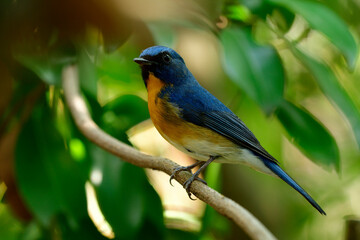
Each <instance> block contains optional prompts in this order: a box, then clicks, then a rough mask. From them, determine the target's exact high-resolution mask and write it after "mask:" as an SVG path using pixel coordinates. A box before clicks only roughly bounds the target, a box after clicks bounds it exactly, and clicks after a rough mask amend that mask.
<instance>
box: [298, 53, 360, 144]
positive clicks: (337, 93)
mask: <svg viewBox="0 0 360 240" xmlns="http://www.w3.org/2000/svg"><path fill="white" fill-rule="evenodd" d="M292 50H293V52H294V53H295V55H296V56H297V57H298V58H299V59H300V60H301V62H302V63H304V64H305V66H306V67H307V68H308V69H309V70H310V71H311V72H312V74H313V75H314V77H315V80H316V81H317V83H318V84H319V86H320V88H321V90H322V91H323V92H324V94H325V95H326V96H327V97H328V98H329V99H330V101H331V102H334V103H335V104H336V105H337V106H338V107H339V109H340V110H341V111H342V112H343V113H344V114H345V116H346V117H347V119H348V120H349V122H350V124H351V127H352V129H353V132H354V135H355V138H356V140H357V143H358V145H359V146H360V111H359V109H357V107H356V106H355V104H354V102H353V101H352V99H351V98H350V97H349V95H348V94H347V92H346V91H345V89H344V88H343V87H342V86H341V85H340V84H339V81H338V79H337V77H336V76H335V74H334V73H333V72H332V71H331V69H330V68H329V67H328V66H326V65H325V64H323V63H321V62H318V61H317V60H315V59H313V58H311V57H309V56H307V55H306V54H304V53H302V52H301V51H299V50H297V49H294V48H293V49H292Z"/></svg>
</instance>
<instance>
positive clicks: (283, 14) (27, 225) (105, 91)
mask: <svg viewBox="0 0 360 240" xmlns="http://www.w3.org/2000/svg"><path fill="white" fill-rule="evenodd" d="M120 2H121V3H120ZM120 2H119V3H118V4H113V3H103V2H101V1H100V2H99V1H97V2H93V1H91V2H86V1H85V2H83V1H75V2H74V1H58V0H55V1H46V0H30V1H1V2H0V33H1V36H2V38H1V39H0V75H1V76H2V77H1V80H0V96H1V97H0V184H1V185H0V196H1V202H0V239H5V240H8V239H9V240H12V239H28V240H32V239H39V240H40V239H44V240H47V239H59V240H61V239H66V240H67V239H108V238H106V237H105V236H104V235H103V234H102V233H100V230H99V227H97V226H95V224H94V223H93V221H92V219H91V218H90V216H89V213H88V210H87V204H88V203H89V199H88V196H87V192H86V189H85V184H90V186H92V187H93V189H94V191H95V195H96V198H95V200H97V202H98V204H99V208H100V211H101V213H102V214H103V216H104V221H106V222H107V223H108V224H109V225H110V227H111V229H112V230H113V232H114V234H115V239H184V238H189V239H209V240H210V239H224V238H236V237H237V236H235V237H234V236H232V234H234V233H233V232H236V231H233V226H232V225H231V224H230V223H229V221H228V220H227V219H225V218H223V217H222V216H220V215H219V214H217V213H216V212H215V211H214V210H213V209H212V208H210V207H209V206H207V208H206V210H205V212H204V216H203V218H202V219H201V220H202V227H201V229H200V231H199V232H187V231H183V230H176V229H175V230H169V229H167V227H166V226H165V225H166V224H165V223H166V219H164V217H163V211H164V209H163V206H162V202H161V199H160V198H159V196H158V194H157V193H156V192H155V190H154V189H153V187H152V186H151V185H150V184H149V182H148V179H147V176H146V174H145V172H144V170H143V169H140V168H138V167H136V166H133V165H130V164H129V163H126V162H125V161H123V160H121V159H118V158H117V157H114V156H113V155H111V154H109V153H107V152H105V151H103V150H102V149H100V148H99V147H97V146H95V145H94V144H93V143H91V142H89V141H88V140H87V139H86V138H85V137H84V136H83V135H82V134H81V133H80V132H79V130H78V129H77V127H76V126H75V124H74V122H73V120H72V118H71V115H70V112H69V109H68V107H67V105H66V103H65V101H64V97H63V92H62V91H63V90H62V89H61V79H62V76H61V73H62V70H63V67H64V66H67V65H69V64H76V65H77V66H78V69H79V79H80V84H81V91H82V93H83V97H84V98H85V100H86V103H87V107H88V108H89V110H90V112H91V115H92V118H93V119H94V121H95V122H96V123H97V124H98V125H99V126H100V127H101V128H102V129H103V130H105V131H106V132H107V133H109V134H110V135H112V136H114V137H115V138H117V139H119V140H121V141H123V142H125V143H127V144H130V142H129V141H128V136H127V134H126V132H127V131H128V130H129V129H130V128H131V127H133V126H134V125H136V124H138V123H140V122H142V121H144V120H146V119H148V118H149V113H148V110H147V103H146V101H145V100H144V99H146V90H145V87H144V83H143V81H142V79H141V74H140V71H139V69H138V66H137V65H136V64H134V63H133V62H132V59H133V58H134V57H137V56H138V55H139V53H140V52H141V50H142V49H144V48H146V47H149V46H151V45H155V44H158V45H166V46H169V47H178V48H179V49H181V48H182V47H183V48H184V49H186V47H188V50H189V49H190V50H189V51H184V53H189V52H190V53H195V54H192V55H191V54H190V55H191V57H192V58H193V59H195V58H197V57H199V58H197V59H196V61H197V62H200V61H204V62H206V61H205V60H210V59H206V58H201V57H202V56H198V55H199V54H200V50H199V49H197V48H192V47H189V42H191V44H190V45H191V46H199V45H196V44H195V42H194V43H193V40H194V39H195V38H194V39H193V38H192V35H191V34H193V35H194V36H195V35H196V34H197V35H196V36H197V37H199V35H200V36H201V38H204V39H205V38H206V37H205V36H208V35H210V36H211V39H212V40H211V41H213V42H212V44H214V45H216V46H220V49H221V52H219V53H218V54H217V55H216V57H220V58H221V60H222V61H221V62H222V69H221V70H220V71H219V72H221V73H218V75H219V76H220V75H221V76H222V77H221V78H219V79H217V80H218V82H216V83H214V84H216V85H217V86H220V85H221V86H222V85H224V86H225V88H223V89H231V90H234V92H236V93H237V96H236V98H235V100H233V99H230V97H229V95H231V94H229V93H228V92H224V91H222V90H220V89H221V88H219V89H216V90H217V92H215V95H217V96H221V97H222V99H224V100H226V101H228V102H230V101H231V100H232V103H233V105H232V107H233V110H234V112H236V113H239V116H240V117H241V118H242V119H243V120H244V122H245V123H246V124H247V125H248V126H249V127H250V129H252V131H253V132H254V133H255V135H256V136H258V138H259V140H261V142H262V144H263V145H264V146H265V147H266V149H268V151H269V152H270V153H271V154H273V155H274V156H276V157H277V158H278V159H279V160H280V161H282V160H284V159H286V160H284V161H283V162H286V163H287V164H288V165H287V166H289V169H287V170H290V171H292V173H294V174H298V177H299V176H300V177H299V178H300V179H301V177H303V179H301V180H303V181H304V182H305V184H307V185H308V187H309V188H310V187H313V189H311V188H310V189H311V192H312V193H317V197H319V196H326V197H323V198H320V199H321V201H322V203H325V206H326V207H324V208H325V209H326V208H327V210H328V209H329V210H330V212H331V213H333V214H334V215H335V214H337V215H336V216H337V218H338V219H342V217H343V215H345V214H349V211H350V210H348V209H345V210H344V209H343V210H339V209H340V208H339V207H338V208H336V205H335V204H336V203H340V204H341V206H342V205H343V202H344V199H343V198H345V196H347V195H346V193H343V192H341V190H340V187H339V186H340V185H341V184H340V183H338V182H335V181H337V180H334V179H337V178H336V174H335V173H333V172H331V170H332V169H335V170H336V172H337V173H342V175H343V176H346V177H345V180H344V182H345V183H344V184H343V185H341V188H344V189H345V190H344V192H351V191H350V190H349V189H348V187H349V185H351V184H349V183H350V182H351V183H353V182H355V180H357V173H358V171H360V164H359V163H358V161H359V158H360V155H359V154H358V149H355V147H354V146H360V111H359V109H360V101H359V99H358V98H357V97H358V96H359V94H360V92H359V87H360V84H359V83H358V81H356V80H357V78H358V77H359V72H360V70H359V69H360V66H359V64H357V63H356V60H357V56H358V51H359V50H358V43H357V40H358V39H359V36H360V32H359V30H358V25H359V23H360V19H359V17H358V16H357V13H358V12H359V11H360V9H359V6H357V5H356V4H355V3H352V2H351V1H341V2H336V1H330V2H326V1H312V0H306V1H302V0H292V1H289V0H288V1H286V0H256V1H254V0H239V1H233V0H231V1H230V0H228V1H211V0H205V1H196V3H195V2H194V1H180V2H181V4H180V3H179V1H173V2H171V1H170V2H169V1H168V3H167V4H168V5H167V4H165V5H164V6H163V5H161V6H160V5H157V3H156V2H154V3H152V4H153V5H152V4H150V5H147V4H145V1H144V3H143V4H139V5H136V4H133V3H129V2H130V1H120ZM345 2H346V3H345ZM219 19H222V20H221V21H222V22H221V24H220V23H219ZM199 33H200V34H199ZM203 33H205V34H203ZM189 36H191V37H189ZM319 36H320V37H319ZM216 37H217V38H216ZM189 39H191V41H189ZM319 39H320V40H321V41H319ZM324 39H325V40H324ZM194 41H195V40H194ZM214 49H215V48H214ZM195 50H196V51H195ZM207 51H208V52H211V49H207ZM208 52H206V53H203V54H204V56H211V57H214V56H213V55H211V54H210V55H206V54H207V53H208ZM184 55H186V54H184ZM189 62H190V61H189ZM189 62H188V61H187V63H188V65H189ZM209 62H210V61H209ZM215 62H216V63H218V61H215ZM207 63H208V62H206V64H207ZM195 65H196V64H195ZM189 67H190V68H191V66H189ZM214 71H215V70H213V69H210V68H206V72H205V73H204V72H203V73H201V71H200V70H198V69H196V67H195V71H194V73H196V74H195V75H196V76H200V77H199V79H201V78H202V77H201V76H207V77H205V78H208V77H209V76H211V75H212V74H213V73H214ZM209 72H210V73H211V74H209ZM223 72H224V73H225V75H226V76H227V77H228V78H229V80H230V81H228V82H226V81H222V80H223V79H226V77H225V76H224V75H223ZM202 74H203V75H202ZM354 80H355V81H354ZM209 82H210V80H209ZM203 83H204V82H203ZM206 84H207V83H204V85H206ZM324 106H326V107H324ZM331 106H332V107H331ZM347 122H348V123H349V125H350V127H351V128H350V129H351V130H349V131H348V132H344V131H345V130H343V129H347V125H346V123H347ZM282 136H286V137H287V139H289V141H290V143H292V144H294V146H295V147H296V148H297V149H298V150H300V151H301V152H302V153H303V154H304V155H305V156H306V157H307V158H309V159H310V160H311V161H312V162H313V163H315V164H316V165H319V166H321V167H324V168H325V169H326V170H328V171H329V172H330V173H324V172H321V170H317V169H315V170H314V168H313V167H314V166H313V165H309V166H311V169H312V170H311V171H310V170H309V171H308V170H305V171H304V170H301V169H310V167H309V166H308V164H309V162H308V161H306V160H303V158H300V159H288V158H289V157H288V156H289V155H290V156H294V153H293V151H292V150H291V149H290V148H289V147H288V145H287V144H286V143H285V144H284V141H282ZM334 136H336V137H337V138H336V139H335V137H334ZM353 137H354V139H353ZM344 142H346V144H344ZM295 156H300V155H295ZM340 156H341V158H340ZM282 157H284V159H282ZM290 163H291V164H290ZM294 166H296V167H294ZM304 166H306V167H304ZM221 167H222V165H216V164H215V165H211V166H210V168H209V170H208V172H207V174H206V177H207V181H208V183H209V185H210V186H211V187H214V188H215V189H218V190H219V191H221V190H222V186H223V185H227V186H228V187H227V189H232V191H233V192H236V191H239V189H241V191H242V192H241V193H239V194H240V195H241V197H240V198H238V199H241V201H243V202H241V203H242V204H244V205H245V206H248V207H249V208H251V207H253V209H251V210H253V211H254V212H256V213H257V215H259V217H260V219H261V220H263V221H264V222H265V225H267V226H269V227H270V228H272V229H271V230H273V231H274V232H276V234H275V235H277V236H280V237H282V238H284V239H304V236H305V238H306V237H307V236H309V235H311V236H314V237H313V238H314V239H323V238H324V237H325V236H326V237H329V236H330V235H331V238H332V239H339V238H340V237H339V235H340V234H341V233H340V231H341V229H336V228H332V227H329V226H341V224H340V223H339V222H336V224H335V223H334V222H329V221H330V220H327V221H328V222H326V223H323V221H325V220H318V218H317V217H315V216H317V215H315V214H317V213H316V212H314V213H312V212H310V211H309V212H307V211H303V210H304V208H305V207H304V206H303V205H300V204H301V203H299V204H298V203H297V202H296V199H295V197H294V198H292V196H293V195H291V194H293V192H291V194H290V192H289V193H287V192H286V190H283V189H282V187H281V186H282V185H280V184H279V183H278V182H274V183H272V182H271V181H267V180H268V178H265V177H266V176H265V177H264V179H263V176H262V175H261V176H260V175H255V174H256V173H254V175H253V176H250V175H247V174H246V173H245V174H244V175H241V174H238V175H237V176H231V177H230V176H229V177H228V176H223V175H222V173H223V172H222V171H221V169H220V168H221ZM293 169H295V170H296V171H295V170H293ZM349 169H351V171H350V170H349ZM240 175H241V176H240ZM355 175H356V176H355ZM226 177H228V178H229V179H232V180H231V182H225V181H224V179H226ZM234 179H235V180H236V181H235V180H234ZM239 179H240V180H239ZM295 179H297V178H295ZM237 180H239V181H237ZM274 181H276V179H275V180H274ZM331 181H332V184H333V185H334V186H337V189H336V191H333V190H331V184H330V182H331ZM299 183H300V181H299ZM278 184H279V185H278ZM325 184H326V186H325ZM3 186H6V187H7V189H6V188H3ZM229 186H231V187H232V188H231V187H229ZM264 186H265V187H264ZM284 189H285V187H284ZM334 192H335V193H334ZM339 192H340V194H339ZM265 193H269V194H273V195H271V198H270V195H269V197H268V198H267V199H264V195H263V194H265ZM3 195H4V196H3ZM236 195H237V194H236V193H235V194H234V195H233V196H236ZM245 195H246V197H245ZM339 196H340V197H339ZM255 199H256V200H255ZM317 199H318V198H317ZM346 200H349V199H346ZM284 202H285V203H286V204H282V203H284ZM276 204H277V205H276ZM321 205H322V204H321ZM334 206H335V207H334ZM332 209H337V211H336V213H334V212H335V211H331V210H332ZM275 213H276V214H275ZM312 214H313V215H312ZM275 215H276V216H275ZM334 218H335V217H334ZM334 218H333V219H334ZM320 221H321V224H320V223H319V222H320ZM327 224H329V225H327ZM320 225H321V226H322V228H323V229H319V226H320ZM284 226H286V227H284ZM323 226H326V227H323ZM330 232H331V233H330Z"/></svg>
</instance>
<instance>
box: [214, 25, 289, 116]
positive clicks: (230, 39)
mask: <svg viewBox="0 0 360 240" xmlns="http://www.w3.org/2000/svg"><path fill="white" fill-rule="evenodd" d="M220 37H221V43H222V46H223V49H224V56H223V66H224V69H225V71H226V73H227V74H228V76H229V77H230V79H231V80H232V81H234V82H235V83H236V84H237V85H238V86H239V87H240V88H242V89H243V90H244V91H245V92H246V93H247V94H248V95H249V96H250V97H251V98H252V99H254V100H255V101H256V102H257V103H258V104H260V106H261V107H262V108H263V110H264V111H265V112H266V113H268V114H269V113H271V112H273V111H274V109H275V108H276V107H277V106H278V105H279V103H280V102H281V101H282V97H283V91H284V72H283V68H282V64H281V61H280V58H279V56H278V54H277V52H276V51H275V49H274V48H272V47H271V46H261V45H258V44H256V43H255V42H254V40H253V39H252V37H251V33H250V31H248V30H244V29H240V28H228V29H225V30H224V31H223V32H222V33H221V36H220Z"/></svg>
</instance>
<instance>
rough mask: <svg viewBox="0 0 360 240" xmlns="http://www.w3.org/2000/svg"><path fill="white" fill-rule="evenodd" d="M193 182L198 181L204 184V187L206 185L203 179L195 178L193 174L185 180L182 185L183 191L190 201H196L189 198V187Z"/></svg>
mask: <svg viewBox="0 0 360 240" xmlns="http://www.w3.org/2000/svg"><path fill="white" fill-rule="evenodd" d="M195 180H198V181H200V182H202V183H204V184H205V185H207V182H206V181H205V180H204V179H201V178H199V177H198V176H195V174H194V175H192V176H191V177H190V178H189V179H188V180H186V181H185V182H184V184H183V187H184V188H185V190H186V192H187V194H188V196H189V198H190V199H191V200H196V199H195V198H192V197H191V194H192V193H191V192H190V186H191V184H192V183H193V182H194V181H195Z"/></svg>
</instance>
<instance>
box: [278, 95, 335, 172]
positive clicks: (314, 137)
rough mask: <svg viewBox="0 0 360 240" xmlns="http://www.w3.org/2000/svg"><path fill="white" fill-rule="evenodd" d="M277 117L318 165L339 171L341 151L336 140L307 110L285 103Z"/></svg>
mask: <svg viewBox="0 0 360 240" xmlns="http://www.w3.org/2000/svg"><path fill="white" fill-rule="evenodd" d="M276 115H277V117H278V119H279V120H280V122H281V123H282V124H283V126H284V127H285V129H286V131H287V132H288V134H289V138H290V141H293V142H294V143H295V144H296V145H297V146H298V147H299V148H300V149H301V150H302V152H303V153H304V154H305V155H306V156H308V157H309V158H310V159H311V160H312V161H314V162H315V163H316V164H319V165H322V166H325V167H332V166H333V167H335V169H336V170H337V171H339V150H338V147H337V145H336V142H335V140H334V138H333V137H332V136H331V135H330V133H329V132H328V130H327V129H326V128H325V127H324V126H323V125H322V124H321V123H319V122H318V120H317V119H316V118H315V117H314V116H313V115H311V114H310V113H309V112H307V111H306V110H304V109H302V108H299V107H297V106H295V105H294V104H292V103H290V102H287V101H285V100H284V102H283V103H282V104H281V106H280V107H279V108H278V109H277V111H276Z"/></svg>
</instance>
